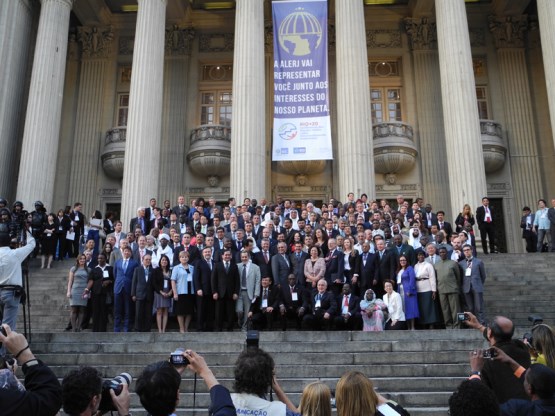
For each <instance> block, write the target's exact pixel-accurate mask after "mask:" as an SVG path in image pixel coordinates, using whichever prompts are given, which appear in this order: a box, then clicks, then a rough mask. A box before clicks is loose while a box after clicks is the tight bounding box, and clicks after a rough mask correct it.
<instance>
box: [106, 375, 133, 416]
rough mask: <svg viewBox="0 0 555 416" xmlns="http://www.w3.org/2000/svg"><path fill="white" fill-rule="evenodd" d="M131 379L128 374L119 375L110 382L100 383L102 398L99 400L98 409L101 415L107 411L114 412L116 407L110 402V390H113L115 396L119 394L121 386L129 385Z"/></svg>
mask: <svg viewBox="0 0 555 416" xmlns="http://www.w3.org/2000/svg"><path fill="white" fill-rule="evenodd" d="M131 381H133V377H131V375H130V374H129V373H121V374H120V375H119V376H116V377H114V378H113V379H112V380H104V382H103V383H102V397H101V399H100V406H99V407H98V409H99V410H101V411H102V412H103V413H104V412H108V411H113V412H115V411H116V410H117V409H116V406H114V403H113V402H112V396H110V390H114V393H115V394H116V396H119V395H120V394H121V391H122V389H123V385H124V384H126V385H130V384H131Z"/></svg>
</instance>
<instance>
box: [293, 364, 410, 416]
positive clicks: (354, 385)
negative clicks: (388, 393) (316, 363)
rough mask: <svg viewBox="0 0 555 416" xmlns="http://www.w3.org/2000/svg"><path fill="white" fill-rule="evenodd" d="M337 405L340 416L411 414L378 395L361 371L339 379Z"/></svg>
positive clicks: (344, 375) (348, 373)
mask: <svg viewBox="0 0 555 416" xmlns="http://www.w3.org/2000/svg"><path fill="white" fill-rule="evenodd" d="M335 404H336V406H337V415H338V416H354V415H361V416H362V415H364V416H374V415H384V414H385V415H401V416H405V415H408V414H409V413H408V412H407V411H406V410H405V409H403V408H402V407H401V406H399V405H398V404H397V403H395V402H394V401H392V400H387V399H386V398H385V397H383V396H381V395H380V394H378V393H376V392H375V391H374V385H373V384H372V381H370V380H369V379H368V377H366V376H365V375H364V374H362V373H361V372H360V371H349V372H347V373H345V374H343V377H341V378H340V379H339V381H338V382H337V386H336V387H335ZM303 414H304V413H303Z"/></svg>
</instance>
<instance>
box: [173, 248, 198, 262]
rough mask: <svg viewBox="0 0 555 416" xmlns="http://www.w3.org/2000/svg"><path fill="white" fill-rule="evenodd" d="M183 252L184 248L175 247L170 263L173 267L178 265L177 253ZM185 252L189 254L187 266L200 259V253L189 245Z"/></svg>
mask: <svg viewBox="0 0 555 416" xmlns="http://www.w3.org/2000/svg"><path fill="white" fill-rule="evenodd" d="M184 250H185V247H184V246H183V245H180V246H179V247H177V250H174V252H173V263H172V265H173V266H176V265H178V264H179V253H181V252H182V251H184ZM187 252H188V253H189V264H193V263H195V262H196V261H197V260H198V259H199V258H200V251H199V249H198V248H197V247H196V246H193V245H191V244H189V247H187Z"/></svg>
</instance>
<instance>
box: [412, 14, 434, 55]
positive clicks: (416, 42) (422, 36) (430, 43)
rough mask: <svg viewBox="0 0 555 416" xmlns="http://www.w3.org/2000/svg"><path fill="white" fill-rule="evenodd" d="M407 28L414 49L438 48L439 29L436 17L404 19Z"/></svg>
mask: <svg viewBox="0 0 555 416" xmlns="http://www.w3.org/2000/svg"><path fill="white" fill-rule="evenodd" d="M404 23H405V30H406V31H407V35H408V37H409V44H410V48H411V49H412V50H433V49H437V29H436V22H435V19H433V18H430V17H420V18H411V17H407V18H405V19H404Z"/></svg>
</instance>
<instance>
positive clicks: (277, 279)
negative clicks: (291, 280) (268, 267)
mask: <svg viewBox="0 0 555 416" xmlns="http://www.w3.org/2000/svg"><path fill="white" fill-rule="evenodd" d="M277 250H278V254H276V255H275V256H273V257H272V276H273V277H274V284H275V285H279V286H280V287H281V286H285V285H287V276H289V273H290V272H291V262H290V261H289V257H287V244H285V243H284V242H283V241H282V242H281V243H278V245H277ZM264 277H266V276H264Z"/></svg>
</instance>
